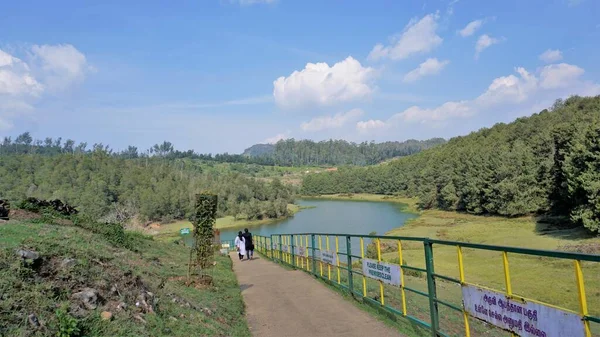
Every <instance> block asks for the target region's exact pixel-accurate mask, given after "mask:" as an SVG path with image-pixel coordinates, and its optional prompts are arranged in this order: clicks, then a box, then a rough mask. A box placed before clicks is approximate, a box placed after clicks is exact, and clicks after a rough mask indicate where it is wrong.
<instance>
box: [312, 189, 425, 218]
mask: <svg viewBox="0 0 600 337" xmlns="http://www.w3.org/2000/svg"><path fill="white" fill-rule="evenodd" d="M302 199H317V200H343V201H375V202H394V203H398V204H401V207H402V210H403V211H405V212H410V213H415V214H419V213H420V211H419V209H418V207H417V200H416V199H414V198H406V197H398V196H393V195H381V194H365V193H358V194H325V195H319V196H303V197H302Z"/></svg>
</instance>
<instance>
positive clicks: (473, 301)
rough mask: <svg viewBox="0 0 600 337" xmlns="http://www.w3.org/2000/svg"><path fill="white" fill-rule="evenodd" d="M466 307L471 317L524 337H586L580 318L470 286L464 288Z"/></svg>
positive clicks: (569, 313) (572, 314) (538, 304)
mask: <svg viewBox="0 0 600 337" xmlns="http://www.w3.org/2000/svg"><path fill="white" fill-rule="evenodd" d="M462 294H463V305H464V307H465V310H466V311H467V312H468V313H469V315H471V316H473V317H475V318H478V319H481V320H483V321H486V322H488V323H491V324H493V325H495V326H497V327H500V328H502V329H504V330H508V331H512V332H515V333H517V334H518V335H519V336H523V337H564V336H569V337H584V336H585V328H584V325H583V321H582V319H581V317H580V316H579V315H576V314H574V313H571V312H567V311H563V310H560V309H557V308H552V307H549V306H546V305H543V304H540V303H536V302H525V301H519V300H516V299H510V298H507V297H506V295H504V294H502V293H499V292H495V291H492V290H487V289H481V288H478V287H475V286H471V285H464V286H463V287H462Z"/></svg>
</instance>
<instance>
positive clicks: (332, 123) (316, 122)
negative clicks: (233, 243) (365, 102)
mask: <svg viewBox="0 0 600 337" xmlns="http://www.w3.org/2000/svg"><path fill="white" fill-rule="evenodd" d="M362 115H363V111H362V110H361V109H352V110H350V111H347V112H340V113H337V114H335V115H333V116H319V117H315V118H313V119H311V120H310V121H309V122H304V123H302V124H301V125H300V128H301V129H302V130H303V131H310V132H314V131H321V130H325V129H338V128H341V127H343V126H344V125H346V124H347V123H349V122H353V121H355V120H357V119H358V118H359V117H360V116H362Z"/></svg>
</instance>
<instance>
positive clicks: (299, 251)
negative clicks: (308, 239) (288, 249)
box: [294, 246, 306, 256]
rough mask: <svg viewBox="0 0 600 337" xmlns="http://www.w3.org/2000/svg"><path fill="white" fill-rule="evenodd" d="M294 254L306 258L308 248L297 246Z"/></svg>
mask: <svg viewBox="0 0 600 337" xmlns="http://www.w3.org/2000/svg"><path fill="white" fill-rule="evenodd" d="M294 254H296V255H300V256H306V247H302V246H296V247H294Z"/></svg>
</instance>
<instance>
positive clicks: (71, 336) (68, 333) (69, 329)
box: [56, 306, 81, 337]
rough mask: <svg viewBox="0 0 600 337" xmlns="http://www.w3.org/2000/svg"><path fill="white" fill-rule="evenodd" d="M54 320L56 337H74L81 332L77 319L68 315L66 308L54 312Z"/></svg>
mask: <svg viewBox="0 0 600 337" xmlns="http://www.w3.org/2000/svg"><path fill="white" fill-rule="evenodd" d="M56 319H57V321H58V332H57V333H56V336H57V337H76V336H79V335H80V333H81V330H80V329H79V324H78V322H77V319H75V317H73V316H71V314H69V312H68V311H67V308H66V306H63V307H61V308H60V309H58V310H56Z"/></svg>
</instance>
